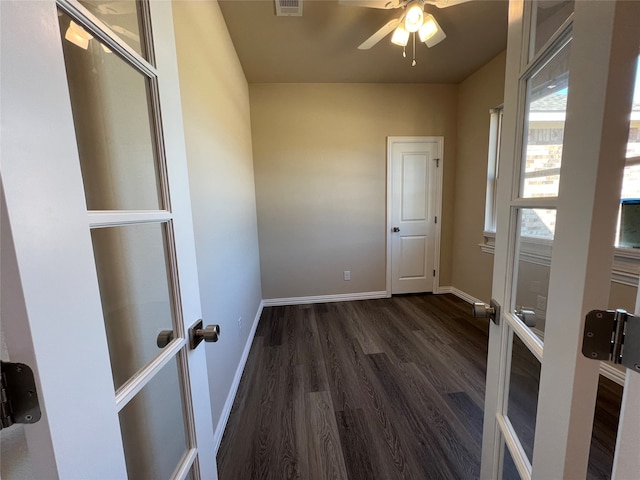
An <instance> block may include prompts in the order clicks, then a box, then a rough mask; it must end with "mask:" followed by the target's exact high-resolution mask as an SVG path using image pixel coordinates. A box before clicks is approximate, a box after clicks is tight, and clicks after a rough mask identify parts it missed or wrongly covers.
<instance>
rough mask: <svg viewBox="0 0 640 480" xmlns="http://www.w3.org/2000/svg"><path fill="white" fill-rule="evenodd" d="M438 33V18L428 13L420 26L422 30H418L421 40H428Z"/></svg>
mask: <svg viewBox="0 0 640 480" xmlns="http://www.w3.org/2000/svg"><path fill="white" fill-rule="evenodd" d="M436 33H438V24H437V23H436V19H435V18H433V15H431V14H430V13H428V14H426V15H425V16H424V23H423V24H422V26H421V27H420V30H418V36H419V37H420V41H421V42H426V41H427V40H429V39H430V38H431V37H433V36H434V35H435V34H436Z"/></svg>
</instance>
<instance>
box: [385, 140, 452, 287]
mask: <svg viewBox="0 0 640 480" xmlns="http://www.w3.org/2000/svg"><path fill="white" fill-rule="evenodd" d="M422 142H436V143H437V144H438V158H439V159H440V163H439V166H438V168H436V191H435V192H431V200H432V201H433V202H434V208H435V212H436V216H437V217H438V222H437V223H436V224H435V232H434V235H435V238H434V242H433V268H434V269H435V271H436V275H435V276H434V277H433V293H440V292H439V291H438V286H439V285H440V235H441V232H442V171H443V169H444V137H443V136H433V137H387V192H386V197H387V202H386V203H387V220H386V222H385V223H386V231H385V242H386V244H387V262H386V277H387V282H386V283H387V297H390V296H391V241H390V238H391V237H390V232H391V228H392V225H391V213H392V212H391V206H392V205H391V152H392V148H393V145H394V144H396V143H422Z"/></svg>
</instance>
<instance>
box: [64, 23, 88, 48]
mask: <svg viewBox="0 0 640 480" xmlns="http://www.w3.org/2000/svg"><path fill="white" fill-rule="evenodd" d="M64 38H65V39H66V40H69V41H70V42H71V43H73V44H74V45H77V46H78V47H80V48H82V49H84V50H86V49H87V48H89V40H91V39H92V38H93V35H91V34H90V33H89V32H87V31H86V30H85V29H84V28H82V27H81V26H80V25H78V24H77V23H76V22H74V21H73V20H71V23H69V28H67V31H66V32H65V34H64Z"/></svg>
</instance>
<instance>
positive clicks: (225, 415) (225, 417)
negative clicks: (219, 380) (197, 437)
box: [213, 301, 264, 455]
mask: <svg viewBox="0 0 640 480" xmlns="http://www.w3.org/2000/svg"><path fill="white" fill-rule="evenodd" d="M263 309H264V301H261V302H260V305H259V306H258V311H257V312H256V316H255V318H254V319H253V325H251V331H250V332H249V336H248V337H247V342H246V343H245V345H244V351H243V352H242V357H240V362H239V363H238V368H236V374H235V376H234V377H233V383H232V384H231V388H230V389H229V394H228V395H227V400H226V402H225V403H224V408H223V409H222V414H221V415H220V419H219V420H218V425H217V427H216V431H215V432H214V434H213V440H214V446H215V455H217V454H218V449H219V448H220V442H222V435H224V429H225V428H227V422H228V421H229V415H230V414H231V407H233V402H234V400H235V399H236V394H237V393H238V387H239V386H240V380H241V379H242V373H243V372H244V367H245V365H246V364H247V358H249V352H250V351H251V345H252V344H253V338H254V337H255V335H256V329H257V328H258V322H260V316H261V315H262V310H263Z"/></svg>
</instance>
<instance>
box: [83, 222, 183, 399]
mask: <svg viewBox="0 0 640 480" xmlns="http://www.w3.org/2000/svg"><path fill="white" fill-rule="evenodd" d="M91 238H92V240H93V251H94V255H95V261H96V269H97V271H98V284H99V285H100V297H101V300H102V310H103V314H104V321H105V327H106V330H107V342H108V344H109V353H110V356H111V367H112V371H113V383H114V386H115V388H116V390H117V389H118V388H120V387H122V385H124V383H125V382H127V381H128V380H129V379H130V378H131V377H132V376H133V375H135V374H136V372H138V371H139V370H140V369H141V368H142V367H144V366H145V365H146V364H148V363H149V362H150V361H151V360H153V359H154V358H155V357H156V356H157V355H158V354H159V353H160V352H161V351H162V350H161V349H160V348H158V346H157V343H156V341H157V337H158V334H159V333H160V332H161V331H162V330H172V331H173V330H175V326H174V323H175V314H174V312H175V311H176V308H175V305H174V301H173V289H174V287H173V285H171V280H170V279H171V278H172V275H171V272H170V271H168V270H167V267H168V265H170V261H169V258H168V255H167V252H168V245H167V230H166V225H165V224H162V223H144V224H138V225H123V226H117V227H105V228H94V229H93V230H92V231H91Z"/></svg>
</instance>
